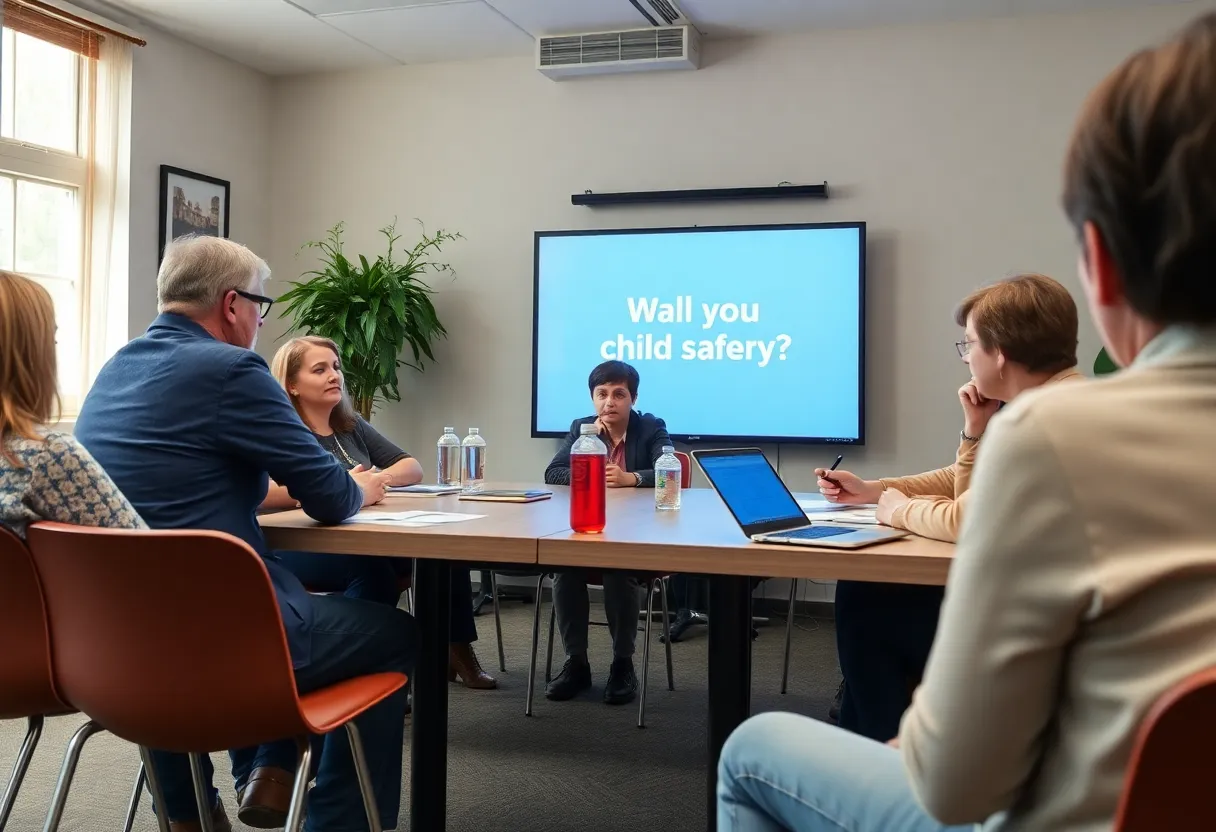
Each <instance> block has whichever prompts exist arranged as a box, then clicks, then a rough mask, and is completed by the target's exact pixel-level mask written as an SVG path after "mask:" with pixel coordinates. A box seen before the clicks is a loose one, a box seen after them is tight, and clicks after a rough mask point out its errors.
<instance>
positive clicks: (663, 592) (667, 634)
mask: <svg viewBox="0 0 1216 832" xmlns="http://www.w3.org/2000/svg"><path fill="white" fill-rule="evenodd" d="M655 583H656V584H658V589H659V598H660V599H662V601H663V642H664V644H663V646H664V647H666V648H667V689H668V690H675V689H676V677H675V673H673V672H672V668H671V616H670V615H668V614H667V579H666V578H662V579H658V578H656V579H655Z"/></svg>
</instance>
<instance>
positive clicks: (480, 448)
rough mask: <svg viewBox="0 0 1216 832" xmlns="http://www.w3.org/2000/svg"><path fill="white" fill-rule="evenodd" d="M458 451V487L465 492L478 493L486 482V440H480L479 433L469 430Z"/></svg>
mask: <svg viewBox="0 0 1216 832" xmlns="http://www.w3.org/2000/svg"><path fill="white" fill-rule="evenodd" d="M460 451H461V454H460V456H461V469H460V485H461V486H462V487H463V488H464V490H465V491H480V490H481V487H482V486H483V485H485V481H486V440H484V439H482V438H481V431H480V430H478V429H477V428H469V435H468V436H466V437H465V438H464V441H463V442H461V443H460Z"/></svg>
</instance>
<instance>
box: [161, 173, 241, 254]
mask: <svg viewBox="0 0 1216 832" xmlns="http://www.w3.org/2000/svg"><path fill="white" fill-rule="evenodd" d="M231 195H232V186H231V183H230V182H228V181H226V180H224V179H216V178H215V177H214V176H206V175H204V174H201V173H195V172H194V171H190V170H183V169H182V168H175V167H172V166H170V165H161V166H160V247H159V248H158V249H157V250H158V251H159V252H160V256H161V257H163V256H164V253H165V244H166V243H168V242H169V241H170V240H176V239H177V238H178V237H181V236H183V235H186V234H206V235H209V236H212V237H227V236H228V206H229V200H230V199H231Z"/></svg>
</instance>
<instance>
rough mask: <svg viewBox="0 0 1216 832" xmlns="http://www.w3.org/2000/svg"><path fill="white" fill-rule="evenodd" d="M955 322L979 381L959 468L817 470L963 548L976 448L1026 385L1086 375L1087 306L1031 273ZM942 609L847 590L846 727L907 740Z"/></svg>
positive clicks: (967, 308)
mask: <svg viewBox="0 0 1216 832" xmlns="http://www.w3.org/2000/svg"><path fill="white" fill-rule="evenodd" d="M955 319H956V321H957V323H958V324H959V325H960V326H962V327H964V336H963V340H961V341H959V342H958V343H957V344H956V347H957V349H958V353H959V356H960V357H961V358H962V360H963V361H964V362H965V363H966V364H967V365H968V367H969V368H970V370H971V375H972V378H971V380H970V381H968V382H967V383H966V384H964V385H963V386H962V387H961V388H960V389H959V391H958V397H959V402H960V404H961V405H962V408H963V429H962V432H961V434H960V444H959V447H958V453H957V456H956V458H955V461H954V464H952V465H949V466H947V467H945V468H939V469H937V470H935V471H929V472H926V473H924V474H915V475H912V476H907V477H895V478H891V479H878V480H863V479H861V478H860V477H858V476H857V475H855V474H852V473H850V472H848V471H831V472H828V471H824V470H822V469H820V470H818V471H816V472H815V473H816V474H817V475H818V476H819V490H820V491H821V492H822V493H823V494H824V496H825V497H827V499H829V500H831V501H832V502H836V503H850V504H859V503H877V504H878V518H879V520H880V521H881V522H883V523H887V524H888V525H891V526H895V527H896V528H900V529H907V530H908V531H911V532H914V533H916V534H919V535H923V536H924V537H932V538H936V539H938V540H946V541H951V542H952V541H954V540H955V539H956V538H957V537H958V530H959V526H960V524H961V519H962V513H963V511H964V507H965V505H966V502H967V489H968V486H969V485H970V481H971V469H972V466H973V465H974V464H975V456H976V452H977V451H978V449H979V446H980V443H981V440H982V438H983V436H984V432H985V430H986V429H987V427H988V422H989V420H990V419H991V418H992V417H993V415H994V414H995V413H996V411H997V409H998V408H999V407H1000V406H1001V404H1002V403H1004V402H1009V401H1012V400H1013V399H1015V398H1017V396H1018V395H1019V394H1020V393H1022V392H1024V391H1026V390H1031V389H1033V388H1036V387H1041V386H1043V385H1045V384H1052V383H1055V382H1057V381H1065V380H1071V379H1078V378H1082V376H1081V374H1080V373H1079V372H1077V368H1076V363H1077V307H1076V303H1075V302H1074V301H1073V299H1072V296H1071V295H1069V293H1068V290H1067V289H1065V288H1064V287H1063V286H1061V285H1060V284H1059V283H1057V282H1056V281H1055V280H1052V279H1051V278H1050V277H1045V276H1043V275H1040V274H1023V275H1018V276H1017V277H1012V278H1009V279H1007V280H1002V281H1000V282H999V283H994V284H993V285H991V286H987V287H984V288H983V289H980V290H978V291H976V292H974V293H973V294H971V295H970V296H969V297H968V298H967V299H966V300H964V301H963V302H962V304H960V306H959V308H958V311H957V312H956V314H955ZM941 602H942V588H941V587H932V586H911V585H905V584H880V583H863V582H858V581H841V582H839V583H838V584H837V585H836V644H837V652H838V653H839V655H840V668H841V671H842V673H843V675H844V686H843V697H842V702H841V708H840V725H841V727H843V728H846V729H848V730H850V731H854V732H856V733H859V734H862V735H864V736H867V737H871V738H872V739H877V740H883V741H885V740H888V739H890V738H891V737H893V736H895V733H896V731H898V730H899V718H900V716H901V715H902V714H903V712H904V711H905V710H906V709H907V707H908V704H909V703H910V702H911V692H912V688H913V687H914V686H915V684H916V682H917V681H919V679H920V677H921V674H922V673H923V672H924V667H925V661H926V660H927V659H928V656H929V647H930V645H932V643H933V633H934V631H935V630H936V629H937V618H938V611H939V610H940V608H941Z"/></svg>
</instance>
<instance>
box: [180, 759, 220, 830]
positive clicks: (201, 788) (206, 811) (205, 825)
mask: <svg viewBox="0 0 1216 832" xmlns="http://www.w3.org/2000/svg"><path fill="white" fill-rule="evenodd" d="M187 756H188V757H189V758H190V782H191V783H192V784H193V785H194V805H195V806H196V807H197V808H198V819H199V822H200V823H201V824H202V829H203V832H215V824H214V823H212V822H211V795H210V794H208V791H209V790H208V788H207V781H206V780H204V779H203V755H202V754H188V755H187Z"/></svg>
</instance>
